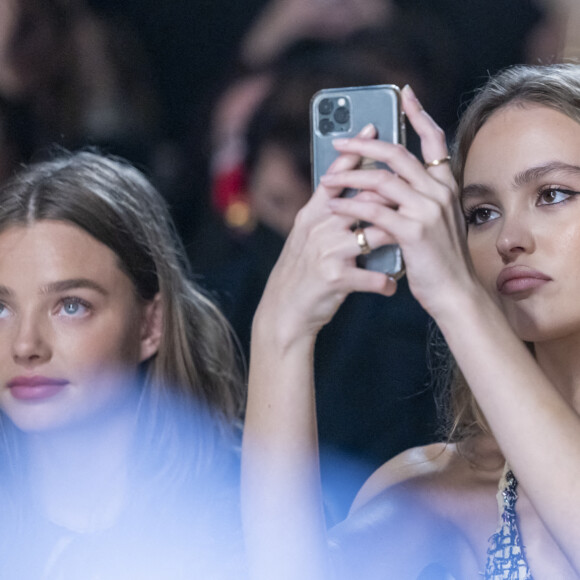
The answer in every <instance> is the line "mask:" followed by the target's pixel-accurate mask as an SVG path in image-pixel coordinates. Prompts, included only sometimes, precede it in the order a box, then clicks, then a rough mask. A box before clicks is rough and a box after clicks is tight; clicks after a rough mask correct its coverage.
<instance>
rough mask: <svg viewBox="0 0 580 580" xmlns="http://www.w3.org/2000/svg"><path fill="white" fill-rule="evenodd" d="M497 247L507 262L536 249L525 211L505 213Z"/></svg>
mask: <svg viewBox="0 0 580 580" xmlns="http://www.w3.org/2000/svg"><path fill="white" fill-rule="evenodd" d="M496 247H497V251H498V253H499V255H500V256H501V258H502V260H503V261H504V263H506V264H508V263H510V262H513V261H514V260H515V259H517V257H518V256H520V255H521V254H529V253H532V252H533V251H534V250H535V239H534V235H533V231H532V227H531V224H530V223H528V220H526V216H525V215H524V213H523V212H518V213H513V214H511V215H510V214H508V213H506V214H504V216H503V217H502V225H501V228H500V231H499V233H498V237H497V240H496Z"/></svg>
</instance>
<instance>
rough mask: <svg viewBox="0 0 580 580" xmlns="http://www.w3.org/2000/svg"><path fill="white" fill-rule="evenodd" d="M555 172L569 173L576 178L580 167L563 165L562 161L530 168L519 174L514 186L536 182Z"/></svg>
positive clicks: (579, 172)
mask: <svg viewBox="0 0 580 580" xmlns="http://www.w3.org/2000/svg"><path fill="white" fill-rule="evenodd" d="M554 171H560V172H562V173H569V174H571V175H575V176H579V175H580V167H578V166H577V165H570V164H569V163H563V162H562V161H550V162H549V163H544V164H543V165H538V166H536V167H530V168H529V169H526V170H525V171H522V172H520V173H518V174H517V175H516V176H515V178H514V185H515V186H516V187H521V186H523V185H527V184H528V183H531V182H533V181H536V180H538V179H540V178H542V177H544V176H545V175H547V174H548V173H552V172H554Z"/></svg>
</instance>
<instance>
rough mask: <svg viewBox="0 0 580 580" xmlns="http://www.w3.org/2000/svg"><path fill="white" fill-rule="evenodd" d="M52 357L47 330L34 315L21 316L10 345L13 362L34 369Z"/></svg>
mask: <svg viewBox="0 0 580 580" xmlns="http://www.w3.org/2000/svg"><path fill="white" fill-rule="evenodd" d="M51 356H52V348H51V346H50V341H49V340H48V332H47V329H46V328H44V325H43V324H42V321H40V320H38V319H37V317H35V316H34V315H26V316H22V317H21V318H20V320H19V321H18V323H17V324H16V328H15V336H14V340H13V343H12V357H13V359H14V362H16V363H17V364H20V365H22V366H25V367H28V368H30V367H35V366H37V365H39V364H42V363H44V362H47V361H48V360H50V358H51Z"/></svg>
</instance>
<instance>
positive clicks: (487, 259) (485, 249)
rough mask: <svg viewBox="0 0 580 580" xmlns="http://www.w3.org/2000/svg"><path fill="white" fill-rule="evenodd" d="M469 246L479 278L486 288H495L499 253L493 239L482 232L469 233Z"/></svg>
mask: <svg viewBox="0 0 580 580" xmlns="http://www.w3.org/2000/svg"><path fill="white" fill-rule="evenodd" d="M467 248H468V250H469V255H470V256H471V262H472V264H473V269H474V270H475V274H476V276H477V279H478V280H479V281H480V282H481V284H482V285H483V286H484V287H485V288H486V289H488V290H489V289H493V288H495V283H496V278H497V274H498V273H497V263H496V262H497V257H498V253H497V250H496V247H495V244H494V243H493V240H491V239H487V237H484V236H482V235H480V234H478V235H477V236H469V235H468V237H467Z"/></svg>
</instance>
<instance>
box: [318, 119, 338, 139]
mask: <svg viewBox="0 0 580 580" xmlns="http://www.w3.org/2000/svg"><path fill="white" fill-rule="evenodd" d="M318 128H319V129H320V132H321V133H322V134H323V135H326V134H327V133H331V132H332V131H334V123H333V122H332V121H331V120H330V119H321V120H320V123H318Z"/></svg>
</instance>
